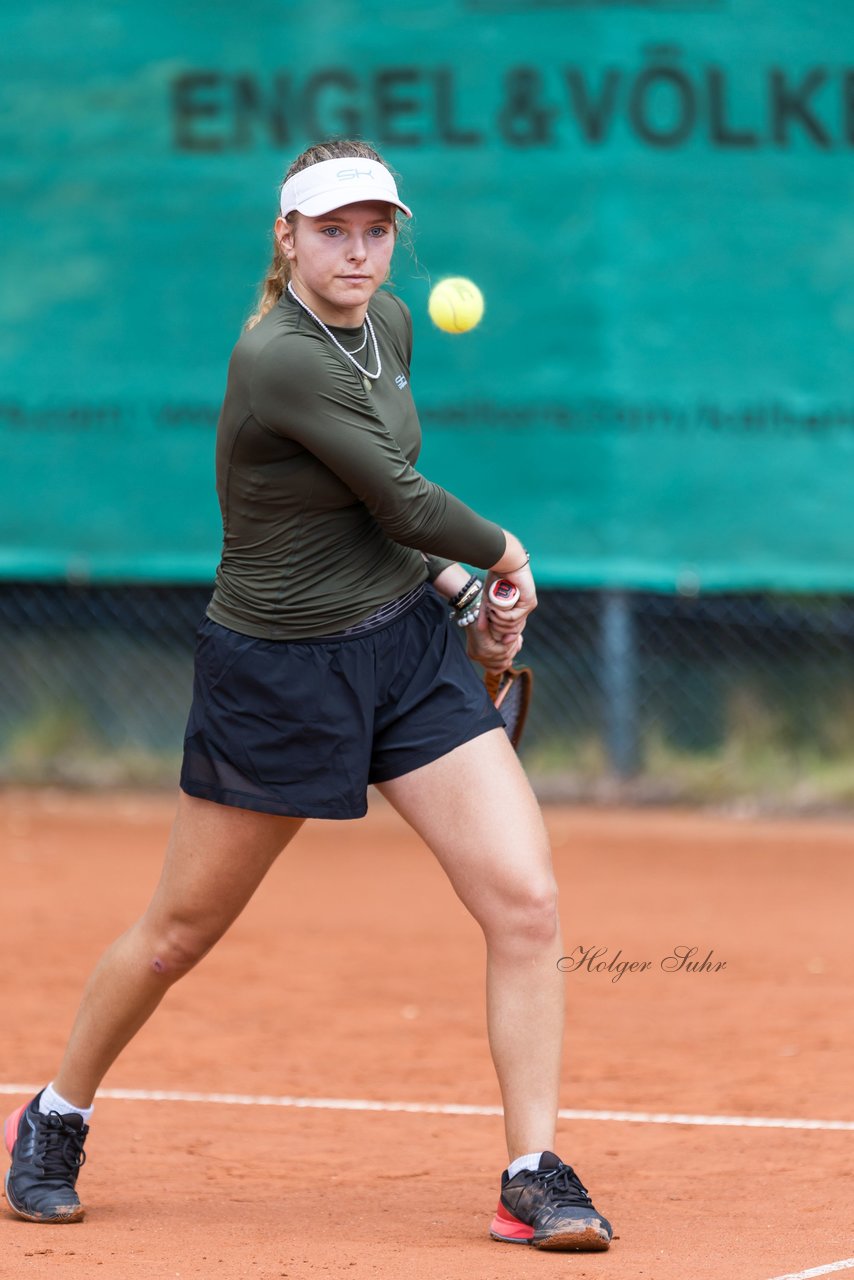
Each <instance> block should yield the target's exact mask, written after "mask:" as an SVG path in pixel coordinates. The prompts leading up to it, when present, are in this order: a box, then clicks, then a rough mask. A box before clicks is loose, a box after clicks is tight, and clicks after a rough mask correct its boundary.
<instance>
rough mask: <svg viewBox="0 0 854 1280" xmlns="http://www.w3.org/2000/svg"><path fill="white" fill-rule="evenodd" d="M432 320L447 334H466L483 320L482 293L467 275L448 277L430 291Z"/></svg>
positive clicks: (429, 309) (428, 306)
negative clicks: (467, 278)
mask: <svg viewBox="0 0 854 1280" xmlns="http://www.w3.org/2000/svg"><path fill="white" fill-rule="evenodd" d="M427 310H428V311H429V312H430V319H431V320H432V321H433V323H434V324H435V325H437V326H438V327H439V328H440V329H444V331H445V333H466V332H467V331H468V330H469V329H473V328H474V327H475V325H476V324H478V323H479V322H480V318H481V316H482V315H483V294H482V293H481V291H480V289H478V287H477V285H476V284H472V282H471V280H466V278H465V276H449V277H448V279H447V280H440V281H439V283H438V284H437V285H436V286H435V287H434V288H433V289H432V290H431V293H430V300H429V302H428V303H427Z"/></svg>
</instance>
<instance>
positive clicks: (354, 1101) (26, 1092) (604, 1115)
mask: <svg viewBox="0 0 854 1280" xmlns="http://www.w3.org/2000/svg"><path fill="white" fill-rule="evenodd" d="M41 1087H42V1086H41V1085H32V1084H0V1094H4V1093H8V1094H21V1095H22V1096H25V1097H26V1096H29V1097H32V1096H33V1094H35V1093H38V1091H39V1089H40V1088H41ZM98 1097H99V1098H111V1099H114V1100H118V1101H120V1102H203V1103H207V1104H208V1105H210V1106H220V1107H301V1108H307V1109H311V1110H316V1111H388V1112H394V1111H403V1112H408V1113H410V1114H411V1115H428V1116H500V1115H502V1114H503V1112H502V1108H501V1107H478V1106H469V1105H467V1104H465V1103H461V1102H384V1101H374V1100H371V1099H367V1098H296V1097H289V1096H287V1095H283V1096H277V1095H275V1094H254V1093H195V1092H191V1091H187V1090H175V1089H99V1090H98ZM558 1117H559V1118H560V1119H561V1120H598V1121H603V1120H604V1121H608V1122H611V1123H614V1124H686V1125H712V1126H724V1127H726V1128H731V1129H820V1130H824V1131H842V1132H845V1133H851V1132H854V1120H789V1119H783V1118H777V1117H774V1116H704V1115H681V1114H676V1115H672V1114H670V1113H668V1112H655V1111H578V1110H575V1109H571V1108H567V1107H563V1108H561V1110H560V1111H558Z"/></svg>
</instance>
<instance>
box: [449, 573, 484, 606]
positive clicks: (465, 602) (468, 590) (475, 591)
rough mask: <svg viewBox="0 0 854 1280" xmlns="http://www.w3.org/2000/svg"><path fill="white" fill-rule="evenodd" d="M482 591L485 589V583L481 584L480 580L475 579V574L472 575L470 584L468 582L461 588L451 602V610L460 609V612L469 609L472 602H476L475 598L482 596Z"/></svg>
mask: <svg viewBox="0 0 854 1280" xmlns="http://www.w3.org/2000/svg"><path fill="white" fill-rule="evenodd" d="M482 589H483V583H482V582H481V580H480V578H477V577H475V575H474V574H472V576H471V577H470V578H469V580H468V582H466V584H465V585H464V586H463V587H461V588H460V590H459V591H458V592H457V594H456V595H455V596H454V598H453V599H452V600H450V601H449V604H450V606H451V608H452V609H458V610H461V609H465V608H467V607H468V606H469V605H470V604H471V602H472V600H474V598H475V597H476V596H478V595H479V594H480V592H481V590H482Z"/></svg>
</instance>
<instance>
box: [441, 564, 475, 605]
mask: <svg viewBox="0 0 854 1280" xmlns="http://www.w3.org/2000/svg"><path fill="white" fill-rule="evenodd" d="M470 577H471V574H470V573H469V571H468V569H464V568H463V566H462V565H461V564H449V565H448V566H447V567H446V568H445V569H443V570H442V572H441V573H438V574H437V575H436V577H435V578H434V579H433V586H434V587H435V588H436V590H437V591H438V592H439V595H440V596H444V597H445V599H446V600H453V598H454V596H455V595H456V594H457V593H458V592H459V591H461V590H462V589H463V587H464V586H465V585H466V583H467V582H468V580H469V578H470Z"/></svg>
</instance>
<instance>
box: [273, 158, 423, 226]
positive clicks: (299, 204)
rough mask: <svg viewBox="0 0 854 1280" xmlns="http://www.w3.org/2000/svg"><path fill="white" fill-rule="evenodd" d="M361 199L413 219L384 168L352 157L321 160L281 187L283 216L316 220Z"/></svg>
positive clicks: (370, 161)
mask: <svg viewBox="0 0 854 1280" xmlns="http://www.w3.org/2000/svg"><path fill="white" fill-rule="evenodd" d="M361 200H383V201H385V203H386V204H393V205H395V207H396V208H398V209H400V211H401V213H405V214H406V216H407V218H411V217H412V210H411V209H409V208H407V206H406V205H405V204H404V203H403V201H402V200H401V199H400V197H399V195H398V194H397V186H396V184H395V181H394V178H393V177H392V176H391V174H390V173H389V171H388V169H387V168H386V167H385V165H383V164H378V163H377V161H376V160H362V159H359V158H356V157H354V158H353V159H350V157H349V156H348V157H346V158H345V159H343V160H320V161H319V162H318V163H317V164H312V165H309V167H308V168H307V169H300V171H299V173H295V174H294V176H293V177H292V178H288V180H287V182H286V183H285V185H284V186H283V187H282V202H281V207H282V217H283V218H286V217H287V216H288V214H289V213H293V212H294V210H296V212H297V213H304V214H305V215H306V217H308V218H317V217H319V216H320V215H321V214H322V213H331V212H332V210H333V209H340V208H341V207H342V206H343V205H345V204H358V203H359V202H360V201H361Z"/></svg>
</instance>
